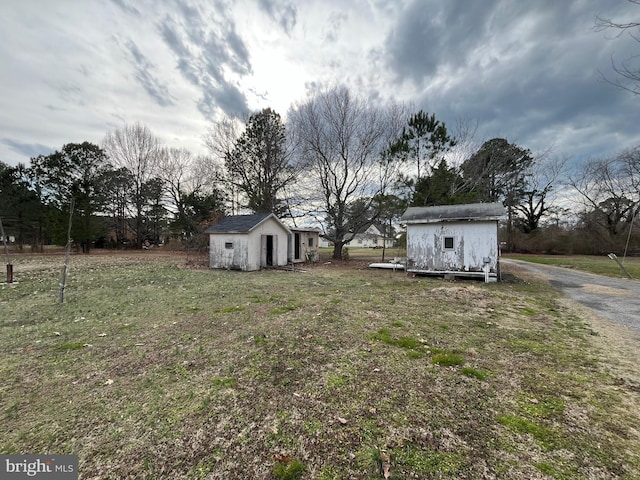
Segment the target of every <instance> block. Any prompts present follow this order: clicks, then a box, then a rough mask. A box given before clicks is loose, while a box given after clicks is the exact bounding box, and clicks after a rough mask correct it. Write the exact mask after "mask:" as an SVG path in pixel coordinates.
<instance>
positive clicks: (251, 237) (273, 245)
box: [205, 213, 291, 271]
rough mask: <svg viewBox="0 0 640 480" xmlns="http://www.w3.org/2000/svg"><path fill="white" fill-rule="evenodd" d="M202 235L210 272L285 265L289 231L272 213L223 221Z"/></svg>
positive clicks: (235, 217) (238, 216) (242, 216)
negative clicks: (207, 253)
mask: <svg viewBox="0 0 640 480" xmlns="http://www.w3.org/2000/svg"><path fill="white" fill-rule="evenodd" d="M205 233H207V234H208V235H209V266H210V267H211V268H225V269H230V270H244V271H251V270H260V269H261V268H269V267H278V266H285V265H287V261H288V248H289V235H290V234H291V231H290V230H289V229H288V228H287V227H286V226H285V225H284V224H283V223H282V222H281V221H280V220H279V219H278V218H277V217H276V216H275V215H274V214H273V213H256V214H253V215H233V216H229V217H225V218H224V219H222V220H221V221H220V222H219V223H216V224H214V225H211V226H210V227H209V228H207V229H206V230H205Z"/></svg>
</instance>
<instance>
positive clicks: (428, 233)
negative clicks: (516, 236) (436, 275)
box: [407, 221, 499, 272]
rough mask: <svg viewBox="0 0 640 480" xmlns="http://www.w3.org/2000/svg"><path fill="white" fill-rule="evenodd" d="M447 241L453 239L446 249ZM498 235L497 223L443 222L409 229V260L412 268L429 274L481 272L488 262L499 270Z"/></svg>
mask: <svg viewBox="0 0 640 480" xmlns="http://www.w3.org/2000/svg"><path fill="white" fill-rule="evenodd" d="M445 237H453V248H452V249H446V248H445V245H444V241H445V240H444V239H445ZM498 253H499V252H498V232H497V223H496V222H495V221H488V222H481V221H477V222H443V223H431V224H409V225H407V260H408V262H410V264H411V268H415V269H420V270H429V271H482V268H483V266H484V259H485V258H489V268H490V271H491V272H496V271H497V268H498Z"/></svg>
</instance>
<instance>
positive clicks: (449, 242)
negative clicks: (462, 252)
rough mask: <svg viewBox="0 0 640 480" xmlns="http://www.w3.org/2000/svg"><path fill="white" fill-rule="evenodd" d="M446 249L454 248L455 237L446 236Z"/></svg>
mask: <svg viewBox="0 0 640 480" xmlns="http://www.w3.org/2000/svg"><path fill="white" fill-rule="evenodd" d="M444 249H445V250H453V237H444Z"/></svg>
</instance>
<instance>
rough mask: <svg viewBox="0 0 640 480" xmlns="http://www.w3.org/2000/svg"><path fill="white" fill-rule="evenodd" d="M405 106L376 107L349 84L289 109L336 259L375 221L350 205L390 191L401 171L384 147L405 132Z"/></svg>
mask: <svg viewBox="0 0 640 480" xmlns="http://www.w3.org/2000/svg"><path fill="white" fill-rule="evenodd" d="M405 118H406V116H405V114H404V112H403V110H402V108H390V107H389V106H383V107H376V106H372V105H370V104H368V103H367V101H366V100H365V99H364V98H362V97H358V96H354V95H353V94H352V93H351V92H350V91H349V90H348V89H347V88H345V87H334V88H331V89H329V90H326V91H323V92H321V93H318V94H316V95H314V96H313V97H311V98H309V99H308V100H306V101H305V102H303V103H302V104H300V105H297V106H296V107H294V108H293V109H292V110H291V111H290V113H289V122H290V125H291V128H292V129H293V130H294V134H295V136H296V138H297V139H298V142H299V143H298V152H297V153H298V155H299V157H300V159H301V160H302V161H303V162H304V163H305V164H306V165H308V175H307V177H306V186H307V188H308V195H307V198H308V199H309V202H310V204H311V205H312V207H313V208H314V209H315V211H316V212H317V213H318V214H319V215H320V216H322V217H324V218H323V220H324V221H325V223H323V225H324V230H325V231H324V234H325V237H326V238H327V239H328V240H329V241H331V242H333V245H334V249H333V258H334V259H340V258H342V247H343V246H344V244H345V243H348V242H349V241H350V240H352V239H353V237H354V236H355V234H356V233H357V231H358V229H359V228H360V227H362V226H364V225H365V224H366V223H367V222H370V221H371V219H370V218H366V217H365V216H362V217H359V218H353V216H351V218H350V216H349V207H350V205H351V204H354V203H355V202H356V201H358V202H360V203H361V204H362V202H364V205H361V206H362V209H363V210H368V209H369V207H373V204H374V202H373V199H374V198H375V197H376V196H377V195H380V194H383V193H385V188H386V187H387V185H388V184H389V183H390V181H391V179H392V178H393V175H394V174H395V172H394V171H393V168H392V166H391V163H390V161H385V160H389V158H385V156H384V155H383V152H384V151H385V150H386V149H387V148H388V146H389V145H390V144H391V142H392V140H394V139H395V138H397V137H398V135H399V134H400V133H401V128H402V124H403V123H404V121H405Z"/></svg>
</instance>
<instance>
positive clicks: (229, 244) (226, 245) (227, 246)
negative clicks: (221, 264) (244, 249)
mask: <svg viewBox="0 0 640 480" xmlns="http://www.w3.org/2000/svg"><path fill="white" fill-rule="evenodd" d="M224 248H227V249H229V250H233V242H224Z"/></svg>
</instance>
